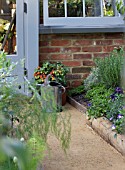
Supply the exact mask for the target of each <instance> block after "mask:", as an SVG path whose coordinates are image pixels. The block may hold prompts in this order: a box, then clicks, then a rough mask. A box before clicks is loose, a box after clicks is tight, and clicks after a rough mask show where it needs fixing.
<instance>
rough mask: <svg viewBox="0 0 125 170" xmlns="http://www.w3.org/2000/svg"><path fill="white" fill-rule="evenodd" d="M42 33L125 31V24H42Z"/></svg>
mask: <svg viewBox="0 0 125 170" xmlns="http://www.w3.org/2000/svg"><path fill="white" fill-rule="evenodd" d="M39 32H40V34H60V33H97V32H98V33H100V32H102V33H103V32H125V25H117V26H110V25H107V26H106V27H104V26H103V27H102V26H95V27H87V26H85V27H70V26H69V27H68V26H44V25H43V24H40V27H39Z"/></svg>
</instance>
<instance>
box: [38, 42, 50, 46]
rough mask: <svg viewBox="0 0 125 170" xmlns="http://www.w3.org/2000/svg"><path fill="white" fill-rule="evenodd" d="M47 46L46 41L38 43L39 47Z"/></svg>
mask: <svg viewBox="0 0 125 170" xmlns="http://www.w3.org/2000/svg"><path fill="white" fill-rule="evenodd" d="M48 45H49V42H48V41H40V42H39V47H43V46H48Z"/></svg>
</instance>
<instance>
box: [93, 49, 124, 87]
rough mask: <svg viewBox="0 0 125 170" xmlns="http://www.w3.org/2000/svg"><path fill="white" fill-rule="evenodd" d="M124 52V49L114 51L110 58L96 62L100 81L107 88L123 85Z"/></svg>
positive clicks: (99, 59)
mask: <svg viewBox="0 0 125 170" xmlns="http://www.w3.org/2000/svg"><path fill="white" fill-rule="evenodd" d="M123 59H124V51H123V49H122V48H120V49H114V50H113V52H112V53H111V54H110V56H108V57H105V58H103V59H102V58H98V59H96V60H95V63H96V67H97V68H98V80H99V81H100V82H101V83H103V84H104V85H105V86H106V87H108V88H109V87H117V86H120V85H121V72H122V67H123Z"/></svg>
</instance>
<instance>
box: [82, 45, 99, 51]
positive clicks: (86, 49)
mask: <svg viewBox="0 0 125 170" xmlns="http://www.w3.org/2000/svg"><path fill="white" fill-rule="evenodd" d="M82 51H83V52H102V47H98V46H93V47H83V48H82Z"/></svg>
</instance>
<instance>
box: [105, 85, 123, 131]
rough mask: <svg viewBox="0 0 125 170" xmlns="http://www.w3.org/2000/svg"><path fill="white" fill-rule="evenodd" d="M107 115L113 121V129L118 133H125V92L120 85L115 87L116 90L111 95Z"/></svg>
mask: <svg viewBox="0 0 125 170" xmlns="http://www.w3.org/2000/svg"><path fill="white" fill-rule="evenodd" d="M106 117H107V118H108V119H109V120H110V121H111V122H112V123H113V125H112V127H113V129H115V130H116V131H117V132H118V133H123V130H124V119H125V118H124V117H125V109H124V94H123V90H122V89H121V88H120V87H117V88H115V91H114V92H113V93H112V94H111V95H110V101H109V109H108V110H107V112H106Z"/></svg>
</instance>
